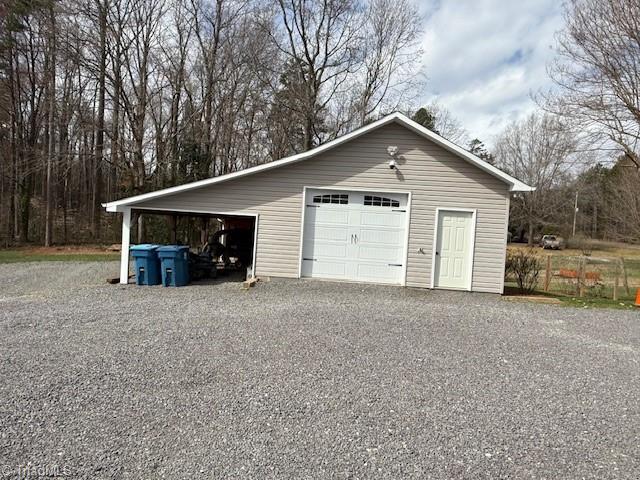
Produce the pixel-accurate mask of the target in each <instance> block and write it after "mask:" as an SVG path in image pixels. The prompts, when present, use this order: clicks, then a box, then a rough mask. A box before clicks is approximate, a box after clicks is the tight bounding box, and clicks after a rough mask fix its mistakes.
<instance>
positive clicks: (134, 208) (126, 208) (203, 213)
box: [104, 202, 259, 284]
mask: <svg viewBox="0 0 640 480" xmlns="http://www.w3.org/2000/svg"><path fill="white" fill-rule="evenodd" d="M114 203H116V204H105V205H104V207H105V208H106V210H107V211H108V212H118V213H122V246H121V253H120V283H121V284H127V283H128V281H129V248H130V246H131V229H132V227H133V221H134V218H135V216H136V214H140V215H163V216H168V217H169V218H172V219H173V220H172V226H173V229H172V232H171V242H172V243H176V241H177V238H176V219H177V217H181V216H184V217H202V218H212V219H217V220H220V221H222V222H223V223H225V225H235V224H238V223H240V222H247V221H249V222H251V225H252V229H253V252H252V259H251V264H250V266H249V268H250V270H249V273H248V275H249V276H251V277H254V276H255V268H256V267H255V263H256V262H255V260H256V247H257V244H258V238H257V233H258V217H259V215H258V214H257V213H255V214H252V213H246V212H243V213H237V212H221V211H215V210H200V209H181V208H153V207H146V206H141V205H135V204H127V205H118V204H117V202H114Z"/></svg>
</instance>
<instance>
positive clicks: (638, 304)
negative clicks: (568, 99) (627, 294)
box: [636, 288, 640, 307]
mask: <svg viewBox="0 0 640 480" xmlns="http://www.w3.org/2000/svg"><path fill="white" fill-rule="evenodd" d="M636 307H640V288H639V289H637V290H636Z"/></svg>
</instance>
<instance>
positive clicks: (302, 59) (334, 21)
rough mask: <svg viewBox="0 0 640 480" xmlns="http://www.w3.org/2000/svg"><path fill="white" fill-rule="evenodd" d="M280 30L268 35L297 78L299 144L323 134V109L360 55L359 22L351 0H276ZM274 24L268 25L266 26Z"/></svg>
mask: <svg viewBox="0 0 640 480" xmlns="http://www.w3.org/2000/svg"><path fill="white" fill-rule="evenodd" d="M278 7H279V13H280V18H279V19H278V21H277V22H276V23H275V25H282V27H283V30H284V31H280V30H271V31H270V34H271V37H272V39H273V41H274V44H275V45H276V46H277V48H278V50H280V51H281V52H282V53H283V54H284V55H285V57H286V58H287V59H288V60H290V62H291V64H292V65H293V66H294V68H295V69H296V71H297V74H298V78H299V79H300V82H301V87H302V88H300V95H301V98H300V99H299V103H300V105H301V108H302V109H303V111H301V112H298V113H300V114H302V116H303V125H302V130H303V135H304V138H303V148H304V149H305V150H309V149H310V148H312V147H313V145H314V143H317V141H318V138H319V137H321V135H322V130H323V126H322V114H323V112H324V110H325V109H326V107H327V106H328V105H329V103H330V102H331V100H332V99H333V98H334V96H335V95H336V94H337V93H339V91H340V90H341V89H342V88H343V87H344V86H345V82H346V81H347V79H349V77H350V74H352V73H354V72H355V71H356V70H357V69H358V66H359V62H360V60H361V56H360V52H361V48H360V46H359V42H360V36H359V30H360V28H361V27H362V26H363V21H362V17H361V15H359V5H358V3H357V1H356V0H310V1H305V0H278ZM269 27H273V25H269Z"/></svg>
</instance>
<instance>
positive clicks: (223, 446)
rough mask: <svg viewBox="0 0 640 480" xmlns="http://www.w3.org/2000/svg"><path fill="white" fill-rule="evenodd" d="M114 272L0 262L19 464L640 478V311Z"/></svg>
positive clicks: (157, 471)
mask: <svg viewBox="0 0 640 480" xmlns="http://www.w3.org/2000/svg"><path fill="white" fill-rule="evenodd" d="M117 271H118V265H117V264H116V263H55V262H52V263H33V264H14V265H0V361H1V362H2V364H1V368H0V432H1V437H0V468H1V469H2V470H0V473H2V474H4V475H5V476H7V477H10V478H16V477H17V476H19V475H22V477H23V478H24V477H26V476H27V475H25V472H26V473H28V474H30V475H31V476H30V477H29V478H36V477H37V476H39V475H40V476H43V474H44V473H47V472H48V473H49V474H50V473H51V472H53V471H54V470H55V469H58V470H57V473H58V474H60V475H64V476H65V478H114V477H118V478H171V479H174V478H220V477H233V478H296V479H299V478H327V477H332V478H407V477H412V478H461V477H464V478H554V479H555V478H636V479H637V478H640V407H639V394H640V313H638V312H617V311H606V310H578V309H572V308H567V307H557V306H549V305H534V304H520V303H512V302H507V301H504V300H502V299H500V298H499V297H496V296H491V295H481V294H463V293H460V294H457V293H452V292H431V291H424V290H414V289H402V288H393V287H379V286H363V285H353V284H338V283H324V282H312V281H294V280H275V279H274V280H272V281H270V282H265V283H260V284H258V285H257V286H256V287H255V288H253V289H251V290H243V289H241V288H240V286H239V284H237V283H230V282H227V283H218V284H214V285H196V286H190V287H186V288H181V289H165V288H162V287H144V288H143V287H136V286H134V285H129V286H119V285H117V286H111V285H107V284H105V283H104V279H105V278H106V277H107V276H113V275H114V274H116V273H117ZM47 469H48V470H47ZM54 473H55V472H54Z"/></svg>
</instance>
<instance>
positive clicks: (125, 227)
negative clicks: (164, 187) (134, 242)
mask: <svg viewBox="0 0 640 480" xmlns="http://www.w3.org/2000/svg"><path fill="white" fill-rule="evenodd" d="M130 235H131V208H128V207H126V208H125V209H124V210H123V211H122V247H121V249H120V283H121V284H124V285H126V284H127V283H129V244H130V241H131V238H130Z"/></svg>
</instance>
